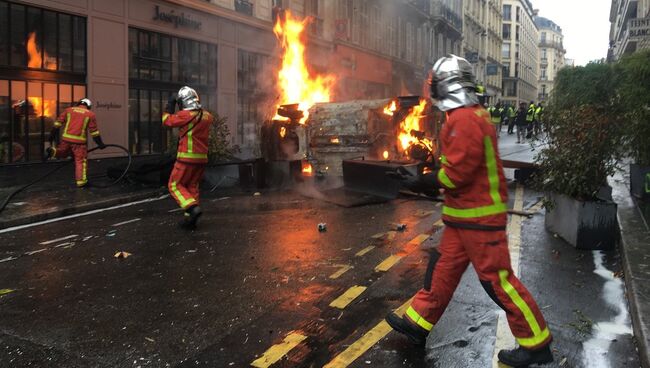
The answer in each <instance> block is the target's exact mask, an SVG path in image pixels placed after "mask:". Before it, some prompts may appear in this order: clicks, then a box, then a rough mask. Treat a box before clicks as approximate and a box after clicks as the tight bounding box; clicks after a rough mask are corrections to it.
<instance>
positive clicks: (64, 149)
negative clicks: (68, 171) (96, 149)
mask: <svg viewBox="0 0 650 368" xmlns="http://www.w3.org/2000/svg"><path fill="white" fill-rule="evenodd" d="M70 155H72V157H73V158H74V172H75V175H74V176H75V180H76V182H77V186H78V187H83V186H84V185H86V184H87V183H88V179H87V177H86V172H87V164H88V160H87V158H88V146H86V144H85V143H83V144H76V143H70V142H66V141H62V142H61V143H60V144H59V146H58V147H56V148H54V155H53V157H55V158H67V157H68V156H70Z"/></svg>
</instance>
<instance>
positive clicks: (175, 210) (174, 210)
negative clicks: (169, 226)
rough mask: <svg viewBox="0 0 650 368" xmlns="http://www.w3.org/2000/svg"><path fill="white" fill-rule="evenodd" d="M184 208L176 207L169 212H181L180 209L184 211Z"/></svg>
mask: <svg viewBox="0 0 650 368" xmlns="http://www.w3.org/2000/svg"><path fill="white" fill-rule="evenodd" d="M183 210H184V208H174V209H173V210H169V211H167V212H169V213H172V212H180V211H183Z"/></svg>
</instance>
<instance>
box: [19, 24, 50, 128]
mask: <svg viewBox="0 0 650 368" xmlns="http://www.w3.org/2000/svg"><path fill="white" fill-rule="evenodd" d="M26 48H27V56H29V60H28V61H27V66H28V67H30V68H37V69H41V67H45V69H49V70H56V59H54V58H52V57H50V55H48V53H47V52H45V50H43V56H41V50H40V49H39V47H38V43H37V42H36V33H35V32H31V33H30V34H29V36H28V38H27V45H26ZM43 60H45V63H43ZM27 100H28V101H29V103H30V104H31V106H32V107H33V108H34V114H36V116H38V117H41V116H48V117H54V114H55V112H56V101H53V100H45V101H43V98H42V97H27Z"/></svg>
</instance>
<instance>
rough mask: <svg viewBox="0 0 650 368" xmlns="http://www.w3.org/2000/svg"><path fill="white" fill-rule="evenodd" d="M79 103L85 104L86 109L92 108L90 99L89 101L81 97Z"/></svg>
mask: <svg viewBox="0 0 650 368" xmlns="http://www.w3.org/2000/svg"><path fill="white" fill-rule="evenodd" d="M79 105H86V107H87V108H88V110H90V109H92V107H93V103H92V101H90V99H89V98H82V99H81V100H79Z"/></svg>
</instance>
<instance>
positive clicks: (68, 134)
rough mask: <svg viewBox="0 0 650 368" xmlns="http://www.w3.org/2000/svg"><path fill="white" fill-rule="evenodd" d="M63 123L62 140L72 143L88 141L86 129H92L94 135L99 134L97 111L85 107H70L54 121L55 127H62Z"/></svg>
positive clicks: (91, 133) (91, 132)
mask: <svg viewBox="0 0 650 368" xmlns="http://www.w3.org/2000/svg"><path fill="white" fill-rule="evenodd" d="M63 124H65V127H64V128H63V136H62V140H64V141H66V142H70V143H77V144H79V143H81V144H84V143H86V131H87V130H88V131H90V135H92V136H93V137H97V136H99V130H97V120H96V119H95V113H94V112H92V111H90V110H88V109H86V108H85V107H81V106H75V107H68V108H67V109H65V110H63V113H62V114H61V115H59V117H58V118H57V119H56V121H55V122H54V127H55V128H60V127H61V126H62V125H63Z"/></svg>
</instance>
